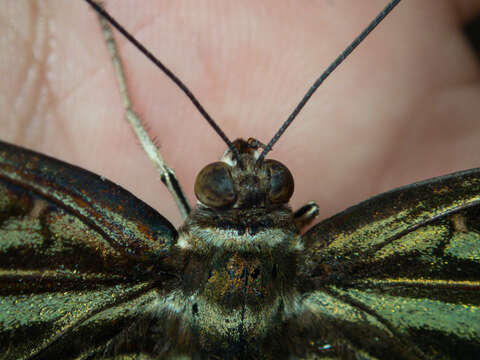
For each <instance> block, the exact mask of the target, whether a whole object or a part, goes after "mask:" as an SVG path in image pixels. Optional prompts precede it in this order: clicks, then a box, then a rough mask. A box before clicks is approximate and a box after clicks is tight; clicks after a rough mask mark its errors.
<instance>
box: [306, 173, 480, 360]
mask: <svg viewBox="0 0 480 360" xmlns="http://www.w3.org/2000/svg"><path fill="white" fill-rule="evenodd" d="M303 240H304V245H305V251H304V254H303V258H302V259H301V260H300V263H301V264H303V267H302V269H301V271H300V273H301V275H302V278H303V279H304V281H305V283H304V287H305V293H306V294H305V302H304V304H305V306H306V308H307V309H309V310H311V311H312V312H313V313H314V314H315V315H314V318H315V319H316V320H314V322H315V321H316V324H317V325H316V326H317V327H318V328H322V327H323V328H329V329H330V330H332V331H331V332H330V333H331V334H335V339H332V337H326V338H324V339H321V337H318V338H317V340H318V343H317V345H316V346H319V347H321V348H322V349H330V350H329V351H330V352H337V353H338V352H342V351H346V352H347V353H348V352H349V350H348V349H349V348H350V349H356V350H353V352H358V353H360V354H370V355H373V356H375V357H377V358H393V357H399V358H404V357H406V358H409V357H412V358H417V357H418V358H422V357H424V355H423V354H425V356H426V357H427V358H435V359H439V358H455V359H465V358H474V357H475V356H474V355H475V354H476V355H478V354H480V169H473V170H468V171H464V172H458V173H454V174H451V175H447V176H443V177H439V178H434V179H431V180H427V181H424V182H419V183H415V184H412V185H409V186H406V187H403V188H399V189H396V190H393V191H390V192H387V193H384V194H381V195H379V196H376V197H374V198H371V199H369V200H367V201H365V202H362V203H360V204H358V205H357V206H354V207H351V208H349V209H347V210H345V211H344V212H342V213H340V214H338V215H336V216H333V217H332V218H330V219H327V220H325V221H323V222H322V223H320V224H318V225H316V226H315V227H313V228H312V229H311V230H310V231H308V232H307V233H306V234H305V235H304V238H303ZM307 312H308V311H307ZM322 324H323V325H322ZM325 324H330V325H325ZM325 339H327V340H325ZM335 344H336V345H335ZM332 345H333V346H332ZM342 347H343V349H344V350H339V349H340V348H342ZM335 348H336V349H337V350H335ZM327 352H328V351H327Z"/></svg>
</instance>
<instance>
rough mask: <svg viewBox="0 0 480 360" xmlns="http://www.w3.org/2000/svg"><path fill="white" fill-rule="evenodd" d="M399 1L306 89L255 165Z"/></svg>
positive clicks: (389, 6)
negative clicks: (339, 66)
mask: <svg viewBox="0 0 480 360" xmlns="http://www.w3.org/2000/svg"><path fill="white" fill-rule="evenodd" d="M399 2H400V0H393V1H390V3H389V4H388V5H387V6H386V7H385V8H384V9H383V10H382V11H381V12H380V14H378V15H377V17H376V18H375V19H374V20H373V21H372V22H371V23H370V24H369V25H368V26H367V27H366V28H365V30H363V31H362V33H361V34H360V35H358V36H357V38H356V39H355V40H353V42H352V43H351V44H350V45H349V46H348V47H347V48H346V49H345V50H343V52H342V53H341V54H340V55H339V56H338V57H337V58H336V59H335V61H333V62H332V63H331V64H330V66H329V67H328V68H327V69H326V70H325V71H324V72H323V73H322V75H320V77H319V78H318V79H317V80H316V81H315V82H314V83H313V85H312V87H311V88H310V89H308V91H307V93H306V94H305V96H304V97H303V99H302V100H301V101H300V103H299V104H298V105H297V107H296V108H295V109H294V110H293V112H292V113H291V114H290V116H289V117H288V119H287V120H286V121H285V122H284V123H283V125H282V126H281V127H280V129H279V130H278V131H277V133H276V134H275V135H274V136H273V138H272V140H270V142H269V143H268V144H267V145H266V146H265V148H264V150H263V151H262V153H261V154H260V156H259V157H258V159H257V163H258V164H259V163H261V162H262V161H263V159H264V158H265V156H266V155H267V154H268V153H269V152H270V150H272V148H273V145H275V143H276V142H277V141H278V139H280V136H282V134H283V133H284V132H285V130H287V128H288V127H289V126H290V124H291V123H292V122H293V120H294V119H295V118H296V117H297V115H298V113H299V112H300V111H301V110H302V109H303V107H304V106H305V104H306V103H307V101H308V100H310V98H311V97H312V95H313V94H314V93H315V91H316V90H317V89H318V87H319V86H320V85H321V84H322V83H323V82H324V81H325V79H326V78H327V77H328V76H329V75H330V74H331V73H332V72H333V71H334V70H335V69H336V68H337V67H338V65H340V64H341V63H342V62H343V60H345V59H346V58H347V56H348V55H350V54H351V53H352V51H353V50H355V48H356V47H357V46H358V45H359V44H360V43H361V42H362V41H363V40H364V39H365V38H366V37H367V36H368V34H370V33H371V32H372V30H373V29H375V27H376V26H377V25H378V24H379V23H380V22H381V21H382V20H383V19H384V18H385V17H386V16H387V15H388V14H389V13H390V11H392V10H393V8H394V7H395V6H397V5H398V3H399Z"/></svg>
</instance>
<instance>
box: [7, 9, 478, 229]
mask: <svg viewBox="0 0 480 360" xmlns="http://www.w3.org/2000/svg"><path fill="white" fill-rule="evenodd" d="M105 3H106V8H107V10H109V11H110V12H111V13H112V15H113V16H114V17H116V18H117V20H118V21H119V22H120V23H122V24H123V25H124V26H125V27H126V28H127V29H128V30H129V31H130V32H131V33H132V34H133V35H135V36H136V37H138V39H139V40H140V41H141V42H143V43H144V44H145V46H146V47H147V48H149V49H150V50H151V51H152V52H153V53H154V54H155V55H157V56H158V57H159V58H160V59H161V60H162V61H163V62H164V63H165V64H166V65H167V66H168V67H170V68H171V70H172V71H173V72H175V73H176V74H177V75H178V76H179V77H180V78H181V79H182V80H184V82H185V83H186V84H187V85H188V86H189V87H190V88H191V90H192V91H193V93H194V94H196V95H197V96H198V98H199V100H200V101H201V102H202V104H203V105H204V107H205V108H206V109H207V111H209V112H210V114H211V115H212V117H213V118H215V119H216V120H217V122H218V124H219V125H220V127H221V128H222V129H223V130H224V131H225V133H226V134H227V136H229V137H230V138H231V139H232V140H233V139H235V138H237V137H244V138H248V137H255V138H257V139H259V140H260V141H263V142H267V141H268V140H269V139H270V138H271V137H272V136H273V134H274V132H275V131H276V130H277V129H278V127H279V126H280V125H281V123H282V122H283V121H284V120H285V119H286V117H287V116H288V115H289V113H290V111H291V110H292V109H293V107H294V106H295V105H296V104H297V102H298V101H299V100H300V98H301V97H302V96H303V94H304V92H305V91H306V90H307V88H308V87H309V86H310V84H311V83H312V82H313V81H314V80H315V78H316V77H318V75H319V74H320V73H321V71H323V69H324V68H325V67H326V66H328V64H329V63H330V62H331V61H332V60H333V59H334V58H335V57H336V56H337V55H338V53H339V52H340V51H342V50H343V48H344V47H345V46H347V45H348V44H349V42H350V41H351V40H353V38H354V37H355V36H356V35H357V34H358V33H359V32H360V31H361V30H362V29H363V28H364V27H365V26H366V25H367V24H368V23H369V22H370V21H371V20H372V19H373V17H374V16H376V14H377V13H378V12H379V11H380V10H381V8H382V7H383V6H385V4H386V3H387V1H380V0H378V1H376V0H368V1H361V2H360V1H346V0H344V1H337V0H335V1H317V2H315V3H314V2H310V1H308V2H307V1H305V2H297V1H295V2H293V1H292V2H287V1H273V0H272V1H242V2H233V1H232V2H229V1H227V2H225V1H220V0H219V1H210V2H207V3H203V4H202V6H199V4H198V2H197V1H184V2H170V1H165V2H163V1H146V0H142V2H141V5H142V6H141V8H140V6H139V5H138V4H139V3H140V2H137V1H135V2H134V1H132V0H130V1H127V0H124V1H123V0H122V1H120V0H116V1H108V0H107V1H105ZM172 4H181V7H175V5H172ZM177 6H178V5H177ZM479 8H480V1H473V0H472V1H466V0H464V1H447V0H424V1H414V0H404V1H403V2H402V3H401V4H400V5H399V6H398V7H397V9H396V10H394V12H393V13H392V14H391V15H390V16H389V17H388V18H387V20H386V21H385V22H384V23H383V24H381V25H380V26H379V27H378V28H377V29H376V30H375V31H374V33H373V34H372V36H371V37H370V38H369V39H368V40H367V41H366V42H365V43H364V44H362V45H361V46H360V47H359V48H358V50H357V51H355V52H354V54H353V55H352V56H351V57H350V58H349V59H348V60H347V61H346V62H345V63H344V64H343V65H342V66H341V68H340V69H339V70H338V71H337V72H336V73H335V74H333V75H332V76H331V77H330V78H329V79H328V80H327V82H326V83H325V85H324V86H323V87H322V88H321V89H320V90H319V91H318V92H317V93H316V94H315V95H314V97H313V98H312V99H311V101H310V103H309V104H308V105H307V107H306V108H305V109H304V111H303V112H302V113H301V114H300V116H299V118H298V119H297V120H296V122H294V123H293V125H292V126H291V127H290V128H289V130H287V132H286V134H285V135H284V137H283V138H282V139H281V140H280V141H279V143H278V144H277V145H276V147H275V149H274V151H272V152H271V153H270V155H269V157H270V158H274V159H277V160H279V161H282V162H283V163H284V164H286V165H287V166H288V167H289V168H290V170H291V171H292V173H293V174H294V177H295V181H296V191H295V194H294V197H293V199H292V205H293V207H294V208H297V207H299V206H301V205H302V204H304V203H305V202H306V201H308V200H315V201H316V202H317V203H318V204H319V206H320V214H321V215H320V217H321V218H324V217H326V216H329V215H331V214H333V213H335V212H338V211H340V210H342V209H344V208H346V207H347V206H350V205H354V204H355V203H357V202H359V201H361V200H363V199H366V198H368V197H369V196H372V195H375V194H377V193H379V192H382V191H385V190H388V189H391V188H393V187H396V186H400V185H405V184H408V183H412V182H414V181H417V180H421V179H425V178H429V177H432V176H438V175H442V174H446V173H449V172H453V171H456V170H463V169H467V168H472V167H478V166H480V146H479V144H480V141H479V140H480V121H479V120H478V114H479V110H480V109H479V107H480V101H479V100H480V88H479V85H478V82H479V79H480V71H479V67H478V60H477V59H476V58H475V56H474V54H473V51H472V50H471V49H470V48H469V46H468V44H467V42H466V40H465V39H464V37H463V34H462V32H461V27H462V25H463V24H464V23H465V22H466V21H468V19H469V18H470V17H471V16H472V15H473V14H475V13H477V12H478V10H479ZM0 14H1V15H0V33H2V34H6V36H4V38H3V41H2V42H0V59H1V61H0V72H1V74H2V81H1V83H0V105H1V108H2V114H3V115H2V117H1V118H0V139H1V140H3V141H8V142H11V143H15V144H19V145H22V146H24V147H27V148H30V149H34V150H36V151H40V152H42V153H46V154H49V155H51V156H54V157H56V158H59V159H62V160H64V161H67V162H69V163H72V164H75V165H78V166H81V167H84V168H86V169H89V170H91V171H93V172H95V173H98V174H101V175H103V176H105V177H106V178H108V179H110V180H112V181H114V182H115V183H117V184H120V185H122V186H123V187H125V188H126V189H128V190H129V191H130V192H132V193H133V194H135V195H136V196H138V197H139V198H141V199H142V200H144V201H146V202H147V203H148V204H150V205H151V206H153V207H154V208H156V209H157V210H158V211H159V212H160V213H161V214H163V215H164V216H165V217H166V218H168V219H169V220H170V221H172V222H173V223H174V224H175V225H179V224H180V222H181V221H180V216H179V215H178V211H177V210H176V208H175V204H174V202H173V201H172V200H171V199H170V195H169V193H168V192H167V191H166V190H165V189H164V187H163V185H162V184H161V183H160V181H159V180H158V175H157V174H156V173H155V169H154V167H153V166H152V165H151V163H149V160H148V158H147V157H146V156H145V154H144V153H143V151H142V149H141V147H140V146H139V145H138V142H137V140H136V139H135V137H134V135H133V132H132V131H131V130H130V129H129V127H128V124H127V122H126V121H125V120H124V118H123V108H122V105H121V103H120V97H119V94H118V90H117V87H116V82H115V79H114V75H113V70H112V67H111V63H110V59H109V56H108V53H107V50H106V48H105V45H104V41H103V35H102V33H101V30H100V27H99V25H98V21H97V19H96V17H95V14H94V13H93V12H92V11H91V10H90V9H89V8H88V7H87V6H86V4H85V3H84V2H83V1H80V0H76V1H64V0H58V1H56V0H48V1H42V2H36V1H31V0H30V1H28V0H27V1H20V0H15V1H13V0H3V1H2V6H1V7H0ZM116 36H117V39H118V41H119V46H120V52H121V55H122V58H123V60H124V64H125V68H126V72H127V77H128V82H129V87H130V91H131V95H132V98H133V102H134V108H135V109H136V111H137V112H138V113H139V114H140V115H141V117H142V118H143V119H144V120H145V121H146V123H147V124H148V125H149V132H150V134H151V135H152V136H155V137H157V138H158V143H159V144H160V146H161V151H162V153H163V155H164V158H165V160H166V161H167V163H168V164H169V166H171V167H173V168H174V169H175V170H176V172H177V175H178V176H179V179H180V182H181V184H182V185H183V186H184V190H185V192H186V193H187V195H188V196H189V199H190V201H191V202H192V203H194V196H193V183H194V178H195V175H196V173H197V172H198V171H199V170H200V169H201V168H202V167H203V166H204V165H206V164H207V163H209V162H213V161H216V160H217V159H218V158H219V157H220V155H221V154H222V153H223V151H224V149H225V145H224V144H223V143H222V142H221V140H220V139H219V138H218V137H217V136H216V135H215V134H214V132H213V131H212V130H211V129H210V128H209V127H208V125H207V124H206V122H205V121H204V120H203V119H202V118H201V117H200V115H199V114H198V113H197V112H196V110H195V109H194V108H193V106H192V105H191V103H190V102H189V101H188V100H187V99H186V98H185V96H184V95H183V94H182V93H180V91H178V90H177V89H176V88H175V86H174V85H172V83H171V82H170V81H169V80H167V78H166V77H165V76H164V75H163V74H162V73H161V72H160V71H159V70H157V69H156V68H154V67H153V65H151V64H150V63H149V62H148V61H147V60H146V59H145V58H144V57H143V56H142V55H140V54H139V53H138V51H137V50H135V49H134V48H133V47H132V46H131V45H129V44H127V43H126V42H125V40H124V39H122V38H120V37H119V36H118V34H116Z"/></svg>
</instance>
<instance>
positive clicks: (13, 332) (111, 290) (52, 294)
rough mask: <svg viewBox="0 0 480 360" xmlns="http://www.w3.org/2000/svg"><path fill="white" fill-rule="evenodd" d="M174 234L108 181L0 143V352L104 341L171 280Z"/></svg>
mask: <svg viewBox="0 0 480 360" xmlns="http://www.w3.org/2000/svg"><path fill="white" fill-rule="evenodd" d="M176 237H177V232H176V230H175V229H174V227H173V226H172V225H171V224H170V223H169V222H168V221H167V220H166V219H165V218H163V217H162V216H161V215H159V214H158V213H157V212H156V211H155V210H154V209H152V208H151V207H149V206H148V205H146V204H145V203H143V202H142V201H140V200H139V199H137V198H136V197H134V196H133V195H132V194H130V193H129V192H127V191H126V190H124V189H122V188H120V187H119V186H117V185H115V184H113V183H112V182H110V181H108V180H105V179H103V178H102V177H100V176H98V175H95V174H93V173H90V172H88V171H86V170H82V169H80V168H77V167H75V166H72V165H69V164H66V163H64V162H61V161H58V160H55V159H53V158H50V157H48V156H45V155H41V154H38V153H35V152H32V151H29V150H26V149H23V148H20V147H17V146H14V145H10V144H6V143H3V142H0V358H1V359H27V358H55V357H58V355H59V354H61V356H62V358H65V359H66V358H74V357H76V356H80V354H84V355H85V354H88V352H89V351H93V350H94V349H95V348H96V349H98V348H99V347H102V346H103V344H105V343H107V342H108V341H109V340H110V339H111V338H112V337H114V336H115V335H116V334H118V333H119V332H120V331H121V330H122V329H124V328H125V327H128V325H129V324H130V323H131V322H132V321H133V320H134V319H136V318H138V317H139V316H141V314H142V312H143V311H144V308H145V307H146V306H148V304H150V303H151V302H152V301H154V299H155V297H156V295H157V294H158V293H161V292H166V291H168V289H169V288H171V287H172V286H173V285H172V284H173V283H174V282H175V281H176V275H177V274H176V266H175V264H174V262H175V261H174V259H173V256H172V255H171V253H170V251H169V249H170V247H171V245H172V244H173V243H175V241H176ZM67 354H68V355H67Z"/></svg>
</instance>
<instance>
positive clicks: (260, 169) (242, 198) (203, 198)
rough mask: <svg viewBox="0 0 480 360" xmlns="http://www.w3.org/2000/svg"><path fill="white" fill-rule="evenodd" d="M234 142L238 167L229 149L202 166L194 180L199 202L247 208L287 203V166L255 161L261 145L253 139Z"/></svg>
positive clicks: (216, 206)
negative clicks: (220, 157) (217, 158)
mask: <svg viewBox="0 0 480 360" xmlns="http://www.w3.org/2000/svg"><path fill="white" fill-rule="evenodd" d="M233 145H234V146H235V148H236V149H237V150H238V153H239V154H240V163H241V166H240V165H239V161H238V159H237V158H236V157H235V156H234V154H233V152H232V151H231V150H230V149H228V150H227V151H226V152H225V153H224V154H223V156H222V159H221V161H218V162H214V163H211V164H209V165H207V166H205V167H204V168H203V169H202V170H201V171H200V173H199V174H198V175H197V179H196V181H195V195H196V196H197V199H198V201H199V202H200V204H201V205H203V206H206V207H209V208H213V209H247V208H270V207H277V206H281V205H284V204H286V203H288V201H289V200H290V197H291V196H292V194H293V189H294V182H293V176H292V174H291V173H290V171H289V170H288V168H287V167H286V166H285V165H283V164H282V163H280V162H278V161H276V160H270V159H268V160H264V161H258V158H259V152H258V149H259V148H260V147H262V144H261V143H259V142H258V141H257V140H255V139H249V140H248V141H245V140H243V139H237V140H235V141H234V142H233Z"/></svg>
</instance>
